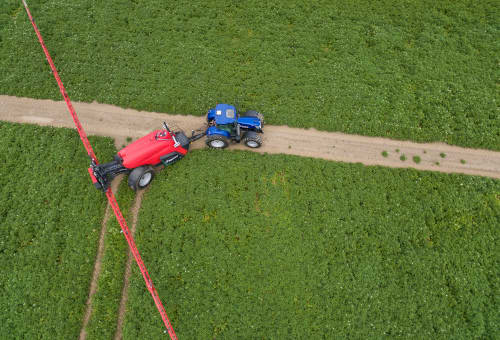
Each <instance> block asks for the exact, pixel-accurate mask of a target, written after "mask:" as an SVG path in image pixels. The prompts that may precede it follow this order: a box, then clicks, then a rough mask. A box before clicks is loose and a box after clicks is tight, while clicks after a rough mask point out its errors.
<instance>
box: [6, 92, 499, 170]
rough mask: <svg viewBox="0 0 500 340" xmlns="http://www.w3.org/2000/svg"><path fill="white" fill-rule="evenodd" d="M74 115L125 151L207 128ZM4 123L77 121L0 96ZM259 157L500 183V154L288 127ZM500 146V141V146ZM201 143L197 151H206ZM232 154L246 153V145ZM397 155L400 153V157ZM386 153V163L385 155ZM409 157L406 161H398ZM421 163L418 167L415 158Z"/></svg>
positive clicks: (118, 112) (275, 130)
mask: <svg viewBox="0 0 500 340" xmlns="http://www.w3.org/2000/svg"><path fill="white" fill-rule="evenodd" d="M74 107H75V109H76V112H77V114H78V116H79V118H80V120H81V123H82V125H83V127H84V128H85V130H86V131H87V133H88V134H94V135H101V136H110V137H113V138H114V139H115V144H116V145H117V147H118V148H121V146H122V145H123V144H125V141H126V139H127V137H131V138H133V139H136V138H139V137H141V136H143V135H144V134H146V133H148V132H150V131H152V130H154V129H158V128H160V127H161V123H162V122H163V121H164V120H165V121H167V122H168V123H169V124H173V125H175V126H178V127H180V128H182V129H184V130H185V131H186V132H187V133H189V131H190V130H191V129H197V128H199V127H201V126H203V124H204V122H205V120H204V118H203V117H195V116H184V115H167V114H162V113H153V112H144V111H136V110H132V109H122V108H119V107H115V106H112V105H107V104H99V103H90V104H88V103H74ZM0 120H6V121H12V122H20V123H35V124H39V125H51V126H57V127H69V128H73V127H74V125H73V121H72V120H71V117H70V115H69V114H68V112H67V109H66V105H65V103H64V102H62V101H61V102H55V101H51V100H35V99H28V98H18V97H11V96H3V95H1V96H0ZM264 130H265V134H264V144H263V146H262V147H261V148H259V149H257V150H255V151H257V152H260V153H270V154H275V153H283V154H290V155H298V156H306V157H314V158H323V159H327V160H332V161H340V162H350V163H362V164H365V165H380V166H387V167H396V168H407V167H411V168H415V169H419V170H431V171H440V172H446V173H463V174H469V175H479V176H487V177H493V178H500V152H496V151H489V150H480V149H467V148H462V147H457V146H451V145H447V144H444V143H413V142H407V141H397V140H392V139H386V138H378V137H364V136H358V135H347V134H343V133H337V132H323V131H317V130H315V129H297V128H290V127H287V126H266V127H265V129H264ZM499 143H500V141H499ZM202 147H205V144H204V142H203V141H202V140H200V141H197V142H195V143H194V145H193V148H202ZM231 148H233V149H247V150H248V148H246V147H244V146H242V145H235V146H231ZM396 150H397V151H396ZM383 151H386V152H387V157H384V156H382V152H383ZM402 155H405V157H406V160H405V161H402V160H401V159H400V157H401V156H402ZM415 156H418V157H420V162H419V163H416V162H415V161H414V160H413V157H415Z"/></svg>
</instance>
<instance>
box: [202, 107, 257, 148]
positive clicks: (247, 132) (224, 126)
mask: <svg viewBox="0 0 500 340" xmlns="http://www.w3.org/2000/svg"><path fill="white" fill-rule="evenodd" d="M207 121H208V128H207V132H206V135H207V140H206V143H207V145H208V146H209V147H211V148H214V149H224V148H226V147H227V146H228V145H229V143H230V142H236V143H239V142H241V141H243V143H244V144H245V145H246V146H248V147H249V148H258V147H260V146H261V145H262V137H261V133H263V131H262V128H263V126H264V117H263V116H262V114H260V113H259V112H257V111H247V112H245V113H243V114H242V115H241V116H240V115H239V114H238V113H237V111H236V108H235V107H234V106H233V105H228V104H217V106H215V107H214V108H212V109H210V110H208V114H207Z"/></svg>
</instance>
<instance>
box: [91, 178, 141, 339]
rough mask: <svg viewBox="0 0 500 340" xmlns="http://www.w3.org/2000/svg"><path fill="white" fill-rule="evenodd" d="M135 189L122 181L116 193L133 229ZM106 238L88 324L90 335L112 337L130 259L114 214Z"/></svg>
mask: <svg viewBox="0 0 500 340" xmlns="http://www.w3.org/2000/svg"><path fill="white" fill-rule="evenodd" d="M134 197H135V192H134V191H133V190H131V189H130V188H129V187H128V185H127V179H126V178H125V180H123V181H122V183H121V184H120V188H119V190H118V194H117V201H118V204H119V205H120V208H121V210H122V213H123V216H124V217H125V219H126V220H127V223H129V228H132V225H131V223H132V220H131V211H130V208H131V207H132V204H133V202H134ZM106 228H107V230H106V236H105V239H104V242H105V243H104V255H103V259H102V266H101V274H100V275H99V281H98V285H97V291H96V293H95V295H94V300H93V303H92V315H91V317H90V321H89V324H88V326H87V338H88V339H89V340H92V339H112V338H113V335H114V334H115V330H116V323H117V320H118V309H119V307H120V300H121V295H122V289H123V277H124V274H125V264H126V262H127V251H128V245H127V241H126V240H125V238H124V236H123V234H122V232H121V228H120V225H119V223H118V221H117V220H116V218H115V216H114V215H113V214H112V216H111V218H110V219H109V221H108V224H107V226H106Z"/></svg>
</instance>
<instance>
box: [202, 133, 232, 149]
mask: <svg viewBox="0 0 500 340" xmlns="http://www.w3.org/2000/svg"><path fill="white" fill-rule="evenodd" d="M206 143H207V145H208V146H209V147H211V148H213V149H224V148H227V146H228V145H229V142H228V140H227V138H226V137H224V136H221V135H210V136H207V141H206Z"/></svg>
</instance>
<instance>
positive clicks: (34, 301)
mask: <svg viewBox="0 0 500 340" xmlns="http://www.w3.org/2000/svg"><path fill="white" fill-rule="evenodd" d="M91 143H92V144H93V146H94V147H95V150H96V153H97V155H98V156H100V157H102V158H110V157H112V155H113V153H114V151H115V149H114V146H113V143H112V140H111V139H109V138H91ZM88 163H89V161H88V158H87V156H86V153H85V152H84V150H83V147H82V145H81V142H80V139H79V137H78V134H77V133H76V132H75V131H71V130H68V129H55V128H49V127H39V126H33V125H21V124H12V123H6V122H2V121H0V235H1V237H0V334H2V338H3V339H7V338H9V339H76V338H77V337H78V334H79V332H80V327H81V323H82V317H83V313H84V309H85V301H86V299H87V295H88V290H89V283H90V279H91V274H92V269H93V266H94V259H95V254H96V249H97V240H98V237H99V232H100V228H101V221H102V218H103V213H104V207H105V197H104V196H103V195H102V194H101V193H99V192H97V191H96V190H95V189H94V188H93V187H92V186H91V185H89V176H88V173H87V170H86V168H87V166H88Z"/></svg>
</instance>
